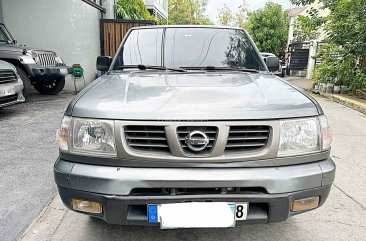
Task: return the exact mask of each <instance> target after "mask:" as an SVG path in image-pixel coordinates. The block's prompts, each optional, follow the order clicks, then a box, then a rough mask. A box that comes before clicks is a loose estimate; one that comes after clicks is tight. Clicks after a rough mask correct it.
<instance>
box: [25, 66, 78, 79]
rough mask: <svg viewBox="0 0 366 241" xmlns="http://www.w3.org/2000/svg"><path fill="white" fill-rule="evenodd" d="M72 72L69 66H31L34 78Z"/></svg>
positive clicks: (60, 75) (63, 74)
mask: <svg viewBox="0 0 366 241" xmlns="http://www.w3.org/2000/svg"><path fill="white" fill-rule="evenodd" d="M72 72H73V70H72V68H71V67H67V66H60V67H49V68H43V67H37V68H32V73H33V75H34V77H36V78H50V77H54V78H55V77H56V78H57V77H64V76H66V75H69V74H71V73H72Z"/></svg>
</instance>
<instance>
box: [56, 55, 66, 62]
mask: <svg viewBox="0 0 366 241" xmlns="http://www.w3.org/2000/svg"><path fill="white" fill-rule="evenodd" d="M55 61H56V63H58V64H63V63H64V61H63V60H62V59H61V58H60V57H58V56H57V57H55Z"/></svg>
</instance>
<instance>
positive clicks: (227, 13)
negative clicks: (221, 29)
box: [218, 3, 235, 26]
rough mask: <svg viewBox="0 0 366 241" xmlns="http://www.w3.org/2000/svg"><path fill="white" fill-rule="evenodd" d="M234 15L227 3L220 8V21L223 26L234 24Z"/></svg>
mask: <svg viewBox="0 0 366 241" xmlns="http://www.w3.org/2000/svg"><path fill="white" fill-rule="evenodd" d="M234 21H235V18H234V15H233V13H232V11H231V9H230V8H229V6H228V5H227V4H226V3H225V4H224V6H223V7H222V8H221V9H220V10H219V17H218V23H219V25H221V26H234V24H235V23H234Z"/></svg>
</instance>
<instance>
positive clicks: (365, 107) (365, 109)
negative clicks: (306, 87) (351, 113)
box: [312, 91, 366, 114]
mask: <svg viewBox="0 0 366 241" xmlns="http://www.w3.org/2000/svg"><path fill="white" fill-rule="evenodd" d="M312 93H313V94H317V95H320V96H321V97H324V98H326V99H329V100H332V101H334V102H337V103H340V104H342V105H344V106H347V107H349V108H351V109H354V110H356V111H359V112H361V113H362V114H366V103H362V102H359V101H357V100H353V99H350V98H347V97H345V96H341V95H337V94H327V93H323V92H314V91H313V92H312Z"/></svg>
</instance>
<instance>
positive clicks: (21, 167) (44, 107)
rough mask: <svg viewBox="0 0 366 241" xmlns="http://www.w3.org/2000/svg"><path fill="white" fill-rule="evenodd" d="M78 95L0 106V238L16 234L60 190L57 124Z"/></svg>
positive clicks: (9, 237) (23, 229)
mask: <svg viewBox="0 0 366 241" xmlns="http://www.w3.org/2000/svg"><path fill="white" fill-rule="evenodd" d="M71 98H72V95H70V94H62V95H58V96H40V95H37V94H36V95H32V96H31V97H30V98H28V102H27V103H24V104H21V105H17V106H13V107H9V108H6V109H3V110H0V133H1V137H0V165H1V167H0V240H1V241H8V240H9V241H10V240H16V239H17V238H18V237H19V236H20V235H21V234H22V233H23V232H24V231H25V229H26V228H27V227H28V226H29V224H30V223H31V222H32V221H33V220H34V219H35V218H36V217H37V216H38V215H39V213H40V212H41V211H42V210H43V209H44V207H45V206H46V204H47V203H48V202H49V201H50V199H51V198H52V196H53V195H54V194H55V193H56V187H55V185H54V184H53V183H54V182H53V173H52V166H53V164H54V162H55V160H56V157H57V155H58V150H57V145H56V134H55V133H56V129H57V128H58V127H59V124H60V120H61V117H62V115H63V112H64V110H65V109H66V106H67V104H68V103H69V102H70V99H71Z"/></svg>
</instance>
